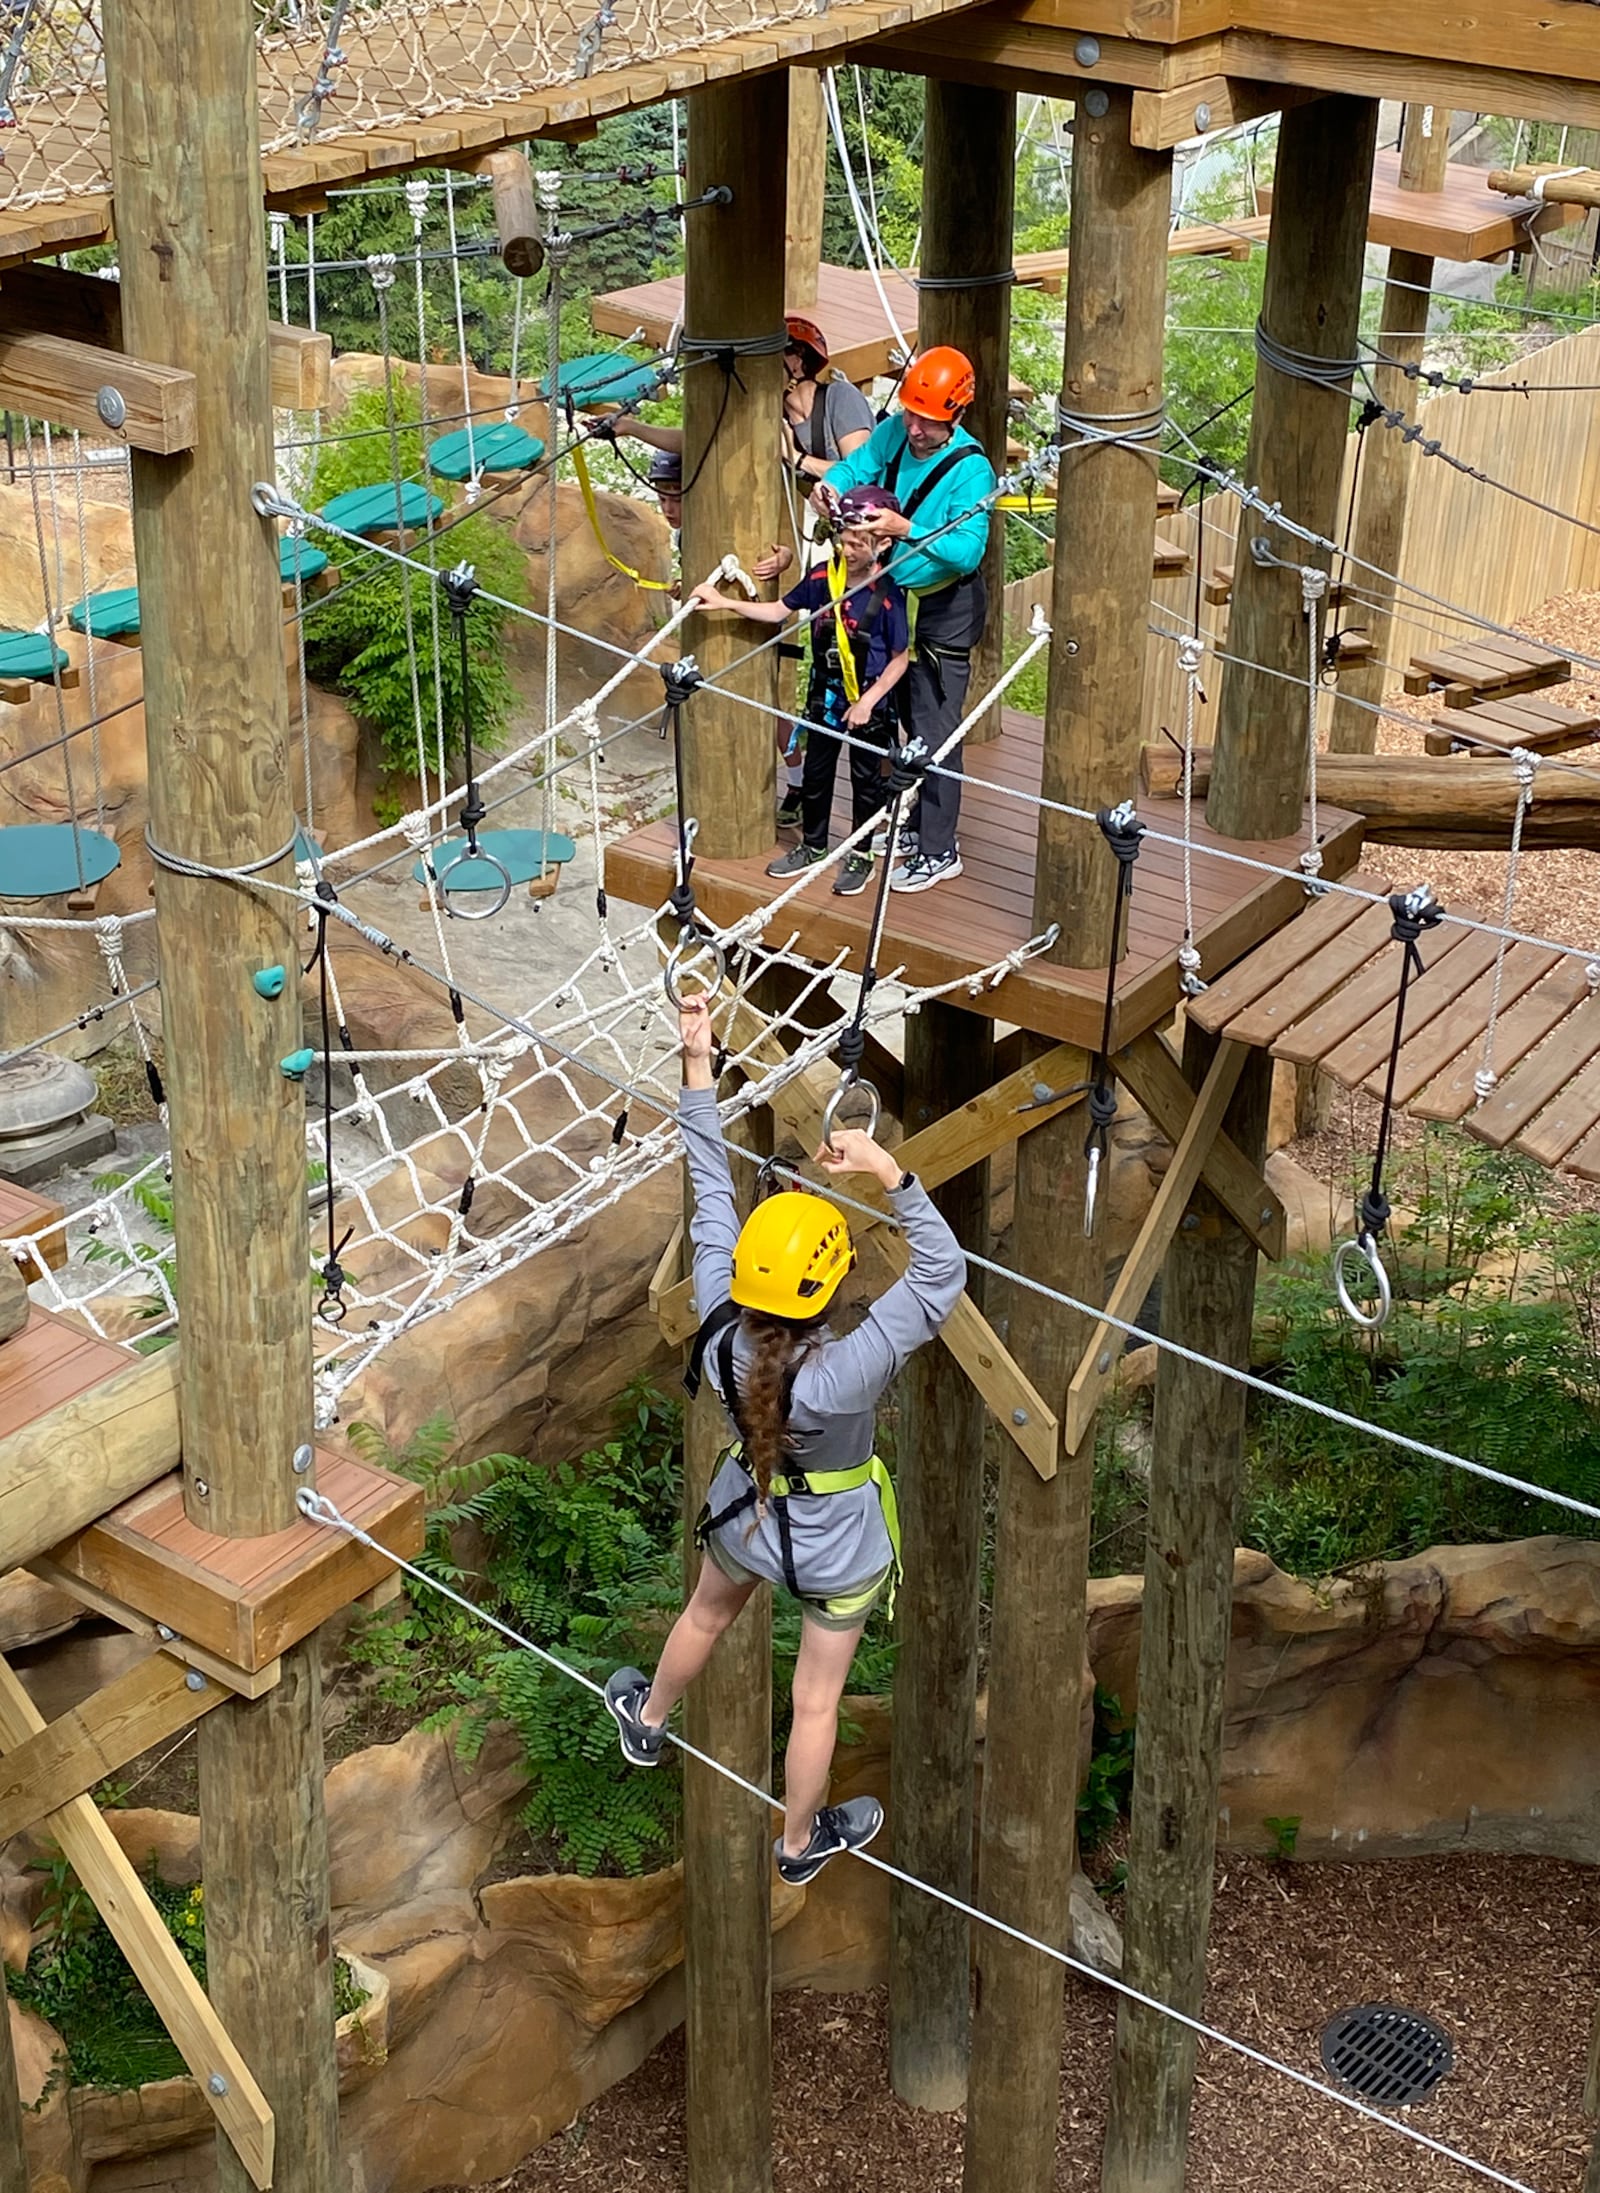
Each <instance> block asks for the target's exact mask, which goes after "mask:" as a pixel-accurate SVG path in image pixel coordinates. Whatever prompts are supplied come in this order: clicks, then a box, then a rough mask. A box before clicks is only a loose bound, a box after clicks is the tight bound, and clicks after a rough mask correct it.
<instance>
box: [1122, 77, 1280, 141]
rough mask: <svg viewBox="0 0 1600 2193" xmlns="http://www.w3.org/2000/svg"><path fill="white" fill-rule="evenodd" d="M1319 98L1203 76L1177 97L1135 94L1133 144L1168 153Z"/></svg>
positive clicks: (1239, 79)
mask: <svg viewBox="0 0 1600 2193" xmlns="http://www.w3.org/2000/svg"><path fill="white" fill-rule="evenodd" d="M1316 97H1317V93H1316V92H1314V91H1304V90H1301V89H1300V88H1298V87H1297V86H1294V85H1285V84H1257V83H1252V82H1250V81H1249V80H1248V79H1247V78H1245V77H1242V76H1201V77H1198V78H1196V79H1195V81H1194V82H1192V83H1188V84H1184V85H1183V86H1181V88H1180V89H1178V90H1176V91H1136V92H1135V93H1134V95H1133V132H1132V135H1133V142H1134V143H1135V144H1136V145H1141V146H1143V147H1144V149H1145V150H1146V151H1148V152H1163V151H1168V150H1170V149H1171V148H1172V147H1173V146H1175V145H1181V144H1182V143H1183V142H1184V141H1185V140H1186V139H1187V138H1190V137H1202V136H1204V135H1205V134H1206V133H1207V132H1208V131H1210V130H1219V129H1236V128H1237V127H1238V125H1239V124H1240V123H1241V122H1253V121H1255V120H1256V119H1257V118H1258V117H1259V116H1261V115H1263V114H1277V113H1280V112H1281V111H1282V110H1283V109H1284V108H1285V107H1292V106H1299V105H1301V104H1302V103H1303V102H1304V101H1305V100H1307V99H1315V98H1316Z"/></svg>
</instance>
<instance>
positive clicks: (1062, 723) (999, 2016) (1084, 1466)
mask: <svg viewBox="0 0 1600 2193" xmlns="http://www.w3.org/2000/svg"><path fill="white" fill-rule="evenodd" d="M1097 93H1098V87H1097ZM1104 97H1105V107H1104V110H1103V111H1102V112H1101V113H1099V114H1096V115H1091V114H1090V113H1089V112H1088V102H1087V100H1085V101H1084V102H1082V103H1080V105H1079V107H1078V111H1077V130H1076V136H1075V140H1074V147H1075V149H1074V158H1073V177H1072V191H1073V196H1072V232H1073V252H1072V258H1071V261H1070V264H1069V268H1068V275H1067V333H1066V352H1065V368H1064V386H1065V391H1066V396H1065V401H1066V402H1067V404H1068V405H1069V406H1070V407H1071V408H1072V409H1073V410H1074V411H1078V412H1081V413H1083V414H1085V415H1087V414H1090V413H1093V414H1104V413H1107V412H1123V413H1129V412H1132V413H1139V414H1141V415H1142V414H1145V413H1147V412H1150V413H1154V412H1155V410H1156V407H1157V406H1158V405H1159V403H1160V396H1161V342H1162V320H1163V314H1164V306H1165V297H1166V279H1167V272H1166V270H1167V220H1168V209H1169V205H1170V201H1171V155H1170V153H1166V152H1146V151H1143V150H1140V149H1138V148H1136V147H1135V146H1134V145H1133V144H1132V142H1131V137H1130V124H1131V120H1132V107H1133V99H1132V94H1131V93H1130V92H1128V91H1126V90H1123V89H1120V88H1115V87H1107V88H1106V90H1105V93H1104ZM1096 104H1097V105H1098V104H1099V98H1098V95H1097V98H1096ZM1148 423H1149V424H1151V425H1152V426H1153V425H1154V424H1155V418H1154V417H1152V418H1151V419H1150V421H1149V422H1148ZM1130 511H1135V512H1140V513H1144V515H1143V516H1142V517H1140V518H1139V519H1137V520H1134V521H1130V518H1129V515H1128V514H1129V512H1130ZM1056 523H1057V535H1056V563H1055V580H1054V593H1053V610H1052V622H1053V623H1054V626H1055V641H1054V645H1053V647H1052V649H1051V657H1052V659H1051V671H1050V678H1051V687H1050V706H1049V711H1048V714H1047V716H1046V719H1045V758H1044V788H1045V791H1046V793H1047V795H1049V796H1051V797H1053V798H1057V799H1070V800H1073V801H1075V802H1076V803H1077V804H1078V805H1080V806H1086V807H1093V806H1097V805H1100V804H1102V803H1104V802H1106V801H1108V800H1117V799H1120V798H1122V797H1124V796H1125V795H1126V794H1129V793H1131V792H1132V791H1133V789H1134V787H1135V785H1136V784H1137V781H1138V760H1139V756H1138V739H1137V732H1136V729H1135V727H1136V726H1137V725H1138V723H1139V722H1140V721H1141V701H1142V689H1143V675H1144V655H1145V641H1144V629H1145V621H1146V615H1147V608H1148V603H1149V597H1150V556H1151V541H1152V537H1153V532H1154V525H1155V494H1154V489H1153V483H1152V479H1151V458H1150V457H1149V456H1148V455H1146V454H1144V453H1143V452H1142V451H1136V450H1129V449H1119V448H1111V447H1107V446H1105V445H1103V444H1086V445H1084V446H1082V447H1080V448H1079V449H1078V450H1076V451H1074V452H1071V453H1069V454H1068V455H1067V457H1066V458H1065V459H1064V461H1063V463H1062V468H1061V484H1060V492H1059V500H1058V505H1057V514H1056ZM1069 642H1070V643H1071V644H1072V646H1073V647H1074V648H1075V650H1076V652H1075V653H1070V654H1069V653H1068V651H1067V645H1068V643H1069ZM1090 755H1093V756H1094V757H1095V760H1094V765H1093V766H1092V767H1091V766H1089V765H1088V757H1089V756H1090ZM1061 820H1062V818H1060V817H1056V816H1049V815H1044V814H1041V816H1040V829H1039V849H1038V861H1037V867H1036V870H1035V876H1034V921H1035V924H1036V925H1037V926H1039V927H1041V928H1042V927H1043V926H1044V925H1045V924H1046V923H1047V922H1050V921H1059V922H1060V923H1061V924H1062V930H1063V934H1062V938H1061V942H1060V944H1059V945H1058V946H1057V947H1056V953H1055V956H1056V957H1057V958H1058V959H1059V960H1060V961H1061V962H1062V963H1063V964H1065V965H1068V966H1075V967H1085V966H1088V967H1094V966H1101V967H1103V966H1104V965H1105V963H1106V954H1107V951H1108V949H1109V945H1110V929H1111V903H1112V890H1113V886H1114V880H1115V873H1116V864H1115V862H1114V861H1113V859H1112V856H1111V853H1110V851H1109V849H1108V848H1107V846H1106V844H1105V842H1104V840H1103V838H1102V837H1101V835H1100V832H1099V831H1098V830H1096V829H1093V828H1092V826H1091V828H1090V830H1089V831H1088V832H1087V833H1084V832H1083V831H1082V830H1076V831H1067V830H1063V829H1061V828H1060V827H1058V825H1059V823H1060V822H1061ZM1043 1049H1044V1045H1043V1042H1042V1041H1041V1040H1040V1039H1037V1038H1029V1044H1028V1055H1029V1056H1030V1057H1033V1058H1037V1057H1039V1056H1040V1054H1041V1053H1042V1051H1043ZM1085 1139H1086V1122H1085V1119H1084V1116H1083V1113H1082V1112H1081V1111H1077V1112H1071V1113H1067V1114H1064V1115H1062V1116H1061V1117H1060V1118H1058V1119H1055V1120H1052V1121H1051V1122H1050V1123H1049V1124H1048V1125H1046V1126H1043V1127H1039V1128H1036V1129H1035V1130H1034V1132H1033V1133H1032V1134H1030V1135H1029V1136H1027V1137H1026V1139H1025V1140H1024V1141H1023V1143H1022V1145H1021V1147H1020V1149H1019V1150H1018V1152H1017V1187H1016V1213H1017V1215H1016V1220H1015V1224H1014V1228H1013V1249H1012V1255H1013V1260H1014V1262H1015V1264H1016V1268H1017V1270H1018V1271H1019V1272H1025V1273H1027V1274H1028V1276H1029V1277H1030V1278H1033V1279H1037V1280H1042V1281H1044V1282H1045V1283H1046V1284H1047V1285H1050V1286H1052V1287H1055V1288H1057V1289H1059V1290H1060V1291H1061V1292H1062V1293H1064V1294H1068V1295H1071V1296H1073V1297H1074V1298H1076V1299H1077V1300H1078V1301H1080V1302H1089V1303H1095V1304H1098V1303H1101V1302H1103V1301H1104V1299H1105V1252H1104V1247H1103V1242H1104V1234H1103V1231H1102V1233H1101V1235H1100V1236H1099V1238H1097V1239H1087V1238H1086V1237H1085V1234H1084V1227H1083V1218H1084V1188H1085V1175H1086V1171H1087V1161H1086V1158H1085V1147H1084V1146H1085ZM1103 1223H1104V1222H1103V1221H1102V1227H1103ZM1090 1330H1091V1326H1090V1321H1089V1320H1088V1319H1087V1318H1086V1317H1084V1316H1082V1315H1081V1314H1079V1313H1076V1312H1070V1311H1067V1310H1065V1309H1063V1308H1061V1307H1060V1306H1059V1305H1058V1304H1056V1303H1053V1302H1050V1301H1048V1300H1046V1298H1045V1297H1043V1296H1042V1295H1038V1294H1035V1293H1034V1292H1033V1291H1032V1290H1031V1289H1024V1288H1020V1287H1019V1288H1016V1289H1014V1290H1013V1294H1012V1304H1011V1325H1010V1334H1009V1340H1010V1346H1011V1351H1012V1354H1013V1355H1014V1356H1015V1357H1016V1359H1017V1361H1018V1362H1019V1363H1020V1364H1021V1366H1022V1368H1023V1370H1024V1371H1026V1373H1027V1374H1028V1376H1029V1377H1030V1378H1031V1379H1032V1380H1033V1382H1034V1384H1035V1385H1036V1386H1037V1387H1038V1389H1039V1391H1040V1392H1041V1394H1043V1395H1044V1397H1045V1399H1046V1400H1047V1401H1048V1402H1050V1403H1051V1405H1052V1406H1054V1407H1057V1408H1060V1407H1061V1403H1062V1401H1063V1400H1064V1397H1065V1394H1066V1389H1067V1382H1068V1380H1069V1378H1070V1377H1071V1375H1072V1373H1073V1372H1074V1371H1075V1370H1076V1368H1077V1365H1078V1360H1079V1357H1080V1355H1081V1353H1082V1351H1083V1348H1084V1346H1085V1345H1086V1343H1087V1340H1088V1336H1089V1332H1090ZM1062 1413H1063V1414H1064V1413H1065V1412H1064V1410H1063V1411H1062ZM1093 1477H1094V1437H1093V1431H1092V1428H1091V1430H1090V1432H1089V1434H1088V1435H1087V1436H1086V1437H1085V1438H1084V1439H1083V1441H1082V1443H1081V1445H1080V1447H1079V1449H1078V1452H1077V1454H1076V1455H1068V1454H1066V1453H1065V1452H1064V1451H1062V1452H1059V1453H1058V1456H1057V1466H1056V1473H1055V1475H1054V1476H1052V1477H1050V1478H1048V1479H1046V1478H1041V1477H1040V1476H1039V1475H1038V1473H1037V1472H1036V1471H1035V1470H1034V1469H1033V1467H1032V1466H1031V1465H1030V1464H1029V1463H1028V1462H1026V1461H1025V1460H1024V1459H1023V1458H1022V1457H1021V1456H1020V1455H1019V1454H1018V1453H1017V1451H1016V1449H1015V1448H1014V1447H1013V1446H1012V1444H1011V1442H1010V1441H1009V1440H1008V1441H1006V1442H1005V1445H1004V1448H1003V1449H1002V1453H1001V1457H1000V1502H999V1512H998V1518H997V1523H996V1531H995V1604H994V1627H993V1633H992V1636H991V1640H990V1647H989V1720H988V1728H987V1734H986V1737H985V1743H984V1777H983V1830H982V1843H981V1849H980V1855H979V1900H980V1901H981V1903H982V1904H983V1906H984V1908H985V1909H986V1910H988V1911H992V1912H993V1913H994V1914H995V1916H996V1917H997V1918H1001V1919H1005V1920H1007V1921H1009V1922H1010V1924H1012V1925H1013V1926H1017V1927H1021V1928H1022V1929H1023V1930H1024V1931H1025V1932H1026V1933H1029V1934H1032V1935H1035V1936H1037V1937H1038V1938H1039V1939H1040V1940H1042V1941H1046V1942H1051V1943H1054V1944H1056V1945H1057V1946H1064V1945H1065V1942H1066V1937H1067V1900H1068V1893H1069V1889H1070V1885H1071V1878H1072V1864H1073V1852H1074V1845H1075V1837H1074V1834H1073V1817H1074V1805H1075V1801H1076V1797H1077V1790H1078V1742H1079V1725H1080V1722H1079V1707H1080V1702H1081V1699H1082V1685H1083V1679H1084V1662H1085V1635H1084V1632H1085V1601H1086V1584H1087V1579H1088V1569H1089V1517H1090V1506H1091V1500H1092V1494H1093ZM1061 2021H1062V1994H1061V1969H1060V1967H1059V1966H1058V1965H1056V1964H1053V1963H1052V1962H1051V1961H1050V1960H1049V1959H1047V1958H1045V1957H1041V1956H1040V1955H1039V1954H1038V1952H1037V1951H1035V1950H1031V1949H1026V1948H1024V1947H1022V1945H1021V1944H1019V1943H1016V1942H1013V1941H1010V1940H1008V1939H1006V1938H1005V1937H1003V1936H999V1935H990V1934H986V1933H984V1932H983V1931H982V1930H980V1934H979V1944H978V1996H977V2012H976V2017H975V2021H974V2026H973V2042H972V2081H971V2092H970V2095H969V2097H968V2103H967V2140H966V2158H965V2176H964V2184H965V2186H966V2188H967V2193H994V2189H995V2188H997V2187H1003V2188H1004V2189H1005V2193H1049V2189H1050V2188H1053V2186H1054V2185H1055V2178H1056V2152H1055V2149H1056V2121H1057V2114H1058V2102H1059V2095H1060V2080H1061Z"/></svg>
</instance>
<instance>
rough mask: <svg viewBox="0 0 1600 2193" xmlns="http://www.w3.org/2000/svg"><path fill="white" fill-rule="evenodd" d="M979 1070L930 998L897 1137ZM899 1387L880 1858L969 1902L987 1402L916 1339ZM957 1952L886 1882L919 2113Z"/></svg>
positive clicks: (953, 1924) (965, 2013) (985, 1038)
mask: <svg viewBox="0 0 1600 2193" xmlns="http://www.w3.org/2000/svg"><path fill="white" fill-rule="evenodd" d="M993 1078H994V1023H993V1022H992V1021H990V1020H984V1019H977V1018H975V1017H974V1016H973V1015H972V1014H971V1013H963V1012H961V1011H959V1010H958V1008H956V1007H955V1006H953V1005H945V1004H941V1003H939V1002H937V1001H930V1002H929V1003H927V1004H925V1005H924V1006H923V1007H922V1010H921V1011H920V1012H919V1013H917V1014H916V1015H915V1016H914V1017H913V1018H912V1019H910V1020H908V1021H907V1022H906V1098H905V1105H906V1111H905V1117H904V1120H903V1125H904V1127H905V1129H906V1132H907V1133H908V1134H915V1133H917V1132H918V1130H919V1129H921V1128H923V1127H927V1126H930V1125H931V1124H932V1123H933V1121H935V1120H936V1119H943V1118H945V1117H947V1116H948V1115H949V1114H950V1113H952V1112H955V1111H956V1110H958V1109H959V1107H960V1106H961V1105H963V1104H965V1103H967V1102H968V1101H969V1100H970V1099H971V1098H973V1097H975V1096H978V1095H980V1094H981V1093H982V1091H983V1090H985V1089H986V1088H987V1087H988V1086H989V1084H990V1082H991V1081H992V1080H993ZM988 1172H989V1169H988V1166H987V1165H973V1166H969V1167H968V1168H967V1170H966V1171H965V1172H963V1173H959V1174H958V1175H957V1176H956V1178H955V1179H954V1180H952V1181H950V1182H949V1183H948V1184H947V1185H946V1186H945V1187H943V1188H940V1189H938V1190H936V1191H935V1194H934V1201H935V1202H936V1203H937V1204H938V1206H939V1209H940V1210H941V1211H942V1212H943V1213H944V1215H945V1217H946V1218H947V1219H948V1220H949V1222H950V1224H951V1226H952V1227H953V1228H954V1229H955V1234H956V1238H957V1240H958V1241H959V1242H960V1243H961V1245H962V1247H963V1248H966V1249H976V1250H978V1251H980V1252H986V1251H987V1249H988V1219H989V1181H988ZM977 1276H978V1275H977V1274H976V1273H974V1274H972V1275H971V1279H972V1280H973V1281H975V1280H976V1278H977ZM974 1292H976V1289H975V1288H974ZM904 1393H905V1400H904V1403H903V1413H902V1417H901V1425H902V1430H901V1436H900V1441H899V1468H898V1473H897V1482H896V1491H897V1493H898V1495H899V1501H900V1528H901V1533H902V1536H903V1539H904V1545H905V1565H906V1573H905V1580H904V1582H903V1583H902V1585H901V1587H900V1627H899V1636H900V1655H899V1661H898V1664H897V1666H896V1670H895V1683H894V1699H895V1704H894V1730H893V1738H892V1752H891V1761H890V1768H891V1785H890V1786H891V1792H892V1797H893V1806H892V1814H893V1820H894V1856H895V1863H896V1864H897V1865H900V1866H903V1867H904V1868H906V1870H907V1871H908V1872H911V1873H914V1874H915V1875H916V1876H917V1877H918V1879H920V1880H924V1881H931V1882H932V1883H933V1884H934V1886H935V1887H936V1888H942V1889H945V1890H947V1891H948V1892H949V1893H951V1894H952V1895H956V1896H961V1897H964V1898H966V1900H967V1901H969V1902H970V1901H971V1890H972V1786H973V1745H974V1738H975V1720H976V1705H977V1689H978V1563H979V1556H980V1551H981V1545H982V1537H983V1450H984V1431H985V1426H986V1423H987V1414H988V1412H987V1411H986V1409H985V1408H984V1405H983V1402H982V1400H981V1398H980V1397H979V1395H978V1392H977V1389H976V1388H975V1387H974V1385H973V1384H972V1381H971V1380H970V1379H969V1378H968V1377H967V1375H966V1373H965V1372H964V1371H963V1370H962V1369H961V1367H960V1365H959V1364H958V1363H957V1362H956V1360H955V1358H954V1356H952V1355H951V1353H950V1351H949V1350H948V1349H947V1348H937V1347H935V1348H922V1349H920V1350H919V1351H918V1353H917V1354H916V1355H914V1356H913V1357H912V1359H911V1362H910V1365H909V1366H908V1368H907V1371H906V1378H905V1387H904ZM971 1963H972V1945H971V1933H970V1929H969V1927H968V1924H967V1922H966V1920H965V1919H963V1918H962V1917H961V1916H960V1915H959V1914H958V1913H956V1912H953V1911H951V1910H949V1909H948V1907H947V1906H945V1905H943V1904H938V1903H934V1902H932V1901H931V1900H930V1899H929V1898H928V1897H926V1896H922V1895H918V1894H916V1893H914V1892H912V1891H911V1890H908V1889H906V1888H905V1887H904V1886H903V1885H902V1884H901V1883H900V1882H898V1881H896V1882H894V1883H893V1884H892V1885H891V1887H890V1891H889V2078H890V2082H891V2084H892V2085H893V2087H894V2090H895V2092H896V2093H897V2094H898V2095H899V2096H900V2098H901V2100H902V2101H906V2102H910V2103H912V2104H913V2105H914V2106H915V2107H917V2108H919V2109H959V2108H960V2106H961V2104H962V2102H963V2101H964V2100H965V2099H966V2092H967V2057H968V2049H969V2043H970V2027H971V2002H972V1975H971Z"/></svg>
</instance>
